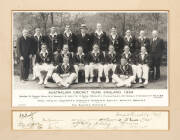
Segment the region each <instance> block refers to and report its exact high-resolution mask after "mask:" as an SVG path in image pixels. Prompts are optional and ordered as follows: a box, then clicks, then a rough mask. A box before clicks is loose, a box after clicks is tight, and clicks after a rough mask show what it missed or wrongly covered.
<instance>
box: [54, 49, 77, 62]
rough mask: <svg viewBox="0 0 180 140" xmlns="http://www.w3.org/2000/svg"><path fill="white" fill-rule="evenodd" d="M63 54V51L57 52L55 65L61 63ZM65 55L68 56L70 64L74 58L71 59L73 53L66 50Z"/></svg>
mask: <svg viewBox="0 0 180 140" xmlns="http://www.w3.org/2000/svg"><path fill="white" fill-rule="evenodd" d="M64 56H65V54H64V53H63V52H61V53H59V54H58V57H57V61H56V62H55V65H59V64H61V63H63V58H64ZM67 56H68V57H69V63H70V64H73V63H74V60H73V55H72V53H71V52H68V54H67Z"/></svg>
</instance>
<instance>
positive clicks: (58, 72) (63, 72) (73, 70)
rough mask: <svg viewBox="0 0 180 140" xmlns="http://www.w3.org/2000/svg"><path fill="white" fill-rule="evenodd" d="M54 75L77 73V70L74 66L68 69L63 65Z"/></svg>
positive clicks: (69, 66) (59, 66)
mask: <svg viewBox="0 0 180 140" xmlns="http://www.w3.org/2000/svg"><path fill="white" fill-rule="evenodd" d="M53 73H57V74H67V73H70V74H71V73H75V69H74V66H73V65H71V64H69V65H68V66H67V67H66V68H65V67H64V65H63V64H62V63H61V64H59V65H58V67H57V69H55V70H54V72H53Z"/></svg>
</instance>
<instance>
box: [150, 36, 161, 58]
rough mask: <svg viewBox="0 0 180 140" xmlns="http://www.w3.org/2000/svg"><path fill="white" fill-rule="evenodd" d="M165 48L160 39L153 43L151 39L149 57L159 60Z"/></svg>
mask: <svg viewBox="0 0 180 140" xmlns="http://www.w3.org/2000/svg"><path fill="white" fill-rule="evenodd" d="M164 48H165V45H164V41H163V40H162V39H160V38H157V39H156V40H155V41H153V39H151V41H150V55H151V56H152V57H157V58H161V57H162V54H163V50H164Z"/></svg>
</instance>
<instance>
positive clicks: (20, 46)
mask: <svg viewBox="0 0 180 140" xmlns="http://www.w3.org/2000/svg"><path fill="white" fill-rule="evenodd" d="M16 46H17V55H18V57H21V56H23V57H24V58H29V55H30V54H33V51H32V50H33V48H32V39H31V38H30V37H27V38H26V39H25V38H24V37H23V36H21V37H19V38H18V39H17V44H16Z"/></svg>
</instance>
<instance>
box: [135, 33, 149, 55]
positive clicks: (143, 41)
mask: <svg viewBox="0 0 180 140" xmlns="http://www.w3.org/2000/svg"><path fill="white" fill-rule="evenodd" d="M142 46H143V47H145V48H146V50H147V52H148V53H149V51H150V40H149V39H148V38H147V37H146V36H145V31H144V30H141V31H140V33H139V37H138V38H137V54H139V52H140V50H141V47H142Z"/></svg>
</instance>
